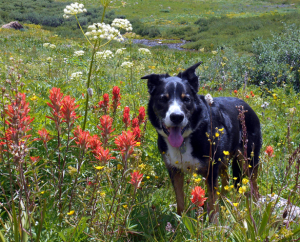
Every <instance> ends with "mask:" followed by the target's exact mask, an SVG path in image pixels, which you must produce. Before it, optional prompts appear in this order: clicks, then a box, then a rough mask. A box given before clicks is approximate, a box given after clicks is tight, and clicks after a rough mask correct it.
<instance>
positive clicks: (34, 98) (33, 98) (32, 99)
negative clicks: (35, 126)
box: [30, 94, 38, 101]
mask: <svg viewBox="0 0 300 242" xmlns="http://www.w3.org/2000/svg"><path fill="white" fill-rule="evenodd" d="M37 99H38V97H37V96H36V95H35V94H33V96H32V98H30V100H31V101H35V100H37Z"/></svg>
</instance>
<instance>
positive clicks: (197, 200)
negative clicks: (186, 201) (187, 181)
mask: <svg viewBox="0 0 300 242" xmlns="http://www.w3.org/2000/svg"><path fill="white" fill-rule="evenodd" d="M191 195H192V198H191V201H192V203H194V204H195V205H196V206H197V207H202V206H203V205H204V202H205V201H206V199H207V197H204V196H205V191H204V190H203V189H202V188H201V187H200V186H196V187H195V188H194V189H193V190H192V192H191Z"/></svg>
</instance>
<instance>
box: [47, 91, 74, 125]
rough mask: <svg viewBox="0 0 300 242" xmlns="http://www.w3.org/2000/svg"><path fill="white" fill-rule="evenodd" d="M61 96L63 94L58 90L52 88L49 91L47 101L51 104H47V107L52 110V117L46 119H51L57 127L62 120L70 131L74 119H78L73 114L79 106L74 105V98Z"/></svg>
mask: <svg viewBox="0 0 300 242" xmlns="http://www.w3.org/2000/svg"><path fill="white" fill-rule="evenodd" d="M63 95H64V94H63V93H62V92H60V88H56V87H53V88H52V89H51V90H50V96H49V99H50V101H51V103H47V105H48V106H49V107H50V108H52V110H51V114H52V117H49V116H46V117H47V118H49V119H52V120H53V121H54V122H55V124H56V126H59V124H60V122H61V121H62V120H63V122H65V123H67V125H68V128H69V129H70V128H71V127H72V125H73V124H74V122H75V119H77V118H79V116H76V113H75V109H76V108H78V107H79V105H76V104H75V98H71V97H70V96H65V97H63Z"/></svg>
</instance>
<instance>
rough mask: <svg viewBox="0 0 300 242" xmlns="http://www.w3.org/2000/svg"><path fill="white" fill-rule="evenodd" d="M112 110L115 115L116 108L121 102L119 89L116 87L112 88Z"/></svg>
mask: <svg viewBox="0 0 300 242" xmlns="http://www.w3.org/2000/svg"><path fill="white" fill-rule="evenodd" d="M112 94H113V97H112V105H111V107H112V109H113V113H116V111H117V108H118V107H119V106H120V100H121V95H120V88H119V87H118V86H114V87H113V90H112Z"/></svg>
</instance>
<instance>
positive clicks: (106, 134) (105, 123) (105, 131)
mask: <svg viewBox="0 0 300 242" xmlns="http://www.w3.org/2000/svg"><path fill="white" fill-rule="evenodd" d="M112 123H113V118H111V117H109V116H108V115H103V116H102V117H101V118H100V124H101V127H100V126H97V127H98V129H100V130H101V131H102V133H101V136H102V139H103V144H104V146H106V145H107V142H108V140H109V139H110V138H111V135H110V134H111V133H112V132H114V130H115V129H112Z"/></svg>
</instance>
